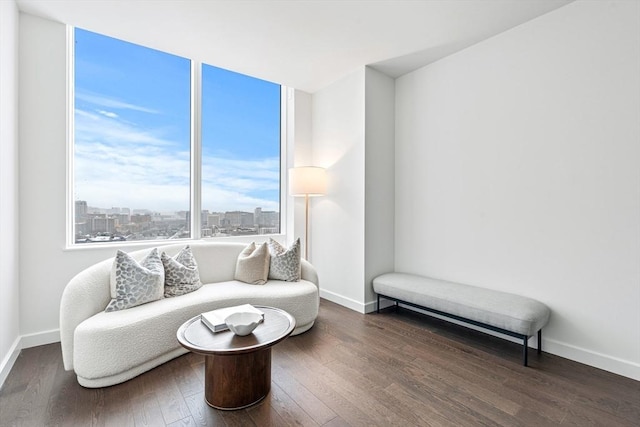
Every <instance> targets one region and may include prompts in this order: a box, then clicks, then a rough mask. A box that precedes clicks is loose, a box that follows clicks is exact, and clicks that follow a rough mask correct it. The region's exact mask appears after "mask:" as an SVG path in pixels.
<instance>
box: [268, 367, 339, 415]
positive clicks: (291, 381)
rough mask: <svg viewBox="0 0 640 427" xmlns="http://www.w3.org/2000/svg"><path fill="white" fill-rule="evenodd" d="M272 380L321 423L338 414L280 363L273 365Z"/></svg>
mask: <svg viewBox="0 0 640 427" xmlns="http://www.w3.org/2000/svg"><path fill="white" fill-rule="evenodd" d="M271 378H272V381H273V382H274V384H277V385H278V386H279V387H280V388H281V389H282V390H283V391H284V392H285V393H287V394H288V395H289V396H290V397H291V398H292V399H293V400H294V401H295V402H296V404H297V405H298V406H300V408H302V410H304V411H305V412H306V413H307V414H309V416H310V417H311V418H312V419H313V420H315V422H316V423H317V424H319V425H324V424H326V423H328V422H329V421H331V420H332V419H334V418H335V417H336V416H337V415H336V413H335V412H334V411H333V410H332V409H331V408H329V407H328V406H327V405H325V404H324V402H322V400H320V399H318V397H317V396H316V395H314V394H313V393H312V392H311V391H309V390H308V389H307V388H306V387H305V386H303V385H302V384H300V382H299V381H298V380H296V379H295V377H294V376H292V375H290V374H289V373H288V372H286V371H284V370H283V369H282V368H280V367H279V366H278V365H276V364H274V365H273V366H272V377H271Z"/></svg>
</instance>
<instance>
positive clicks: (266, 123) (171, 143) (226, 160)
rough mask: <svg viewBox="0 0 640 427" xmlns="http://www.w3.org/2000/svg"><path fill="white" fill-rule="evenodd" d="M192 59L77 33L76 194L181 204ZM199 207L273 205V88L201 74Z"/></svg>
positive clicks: (102, 203)
mask: <svg viewBox="0 0 640 427" xmlns="http://www.w3.org/2000/svg"><path fill="white" fill-rule="evenodd" d="M190 67H191V64H190V61H189V60H188V59H185V58H181V57H178V56H174V55H170V54H167V53H163V52H159V51H156V50H153V49H148V48H145V47H142V46H138V45H134V44H131V43H126V42H123V41H120V40H116V39H112V38H109V37H106V36H102V35H98V34H95V33H91V32H88V31H84V30H81V29H76V31H75V153H74V174H75V188H74V196H75V198H76V199H77V200H86V201H87V203H88V204H89V205H90V206H95V207H101V208H110V207H129V208H131V209H150V210H154V211H160V212H169V211H178V210H188V209H189V182H190V162H189V146H190V75H191V73H190ZM202 91H203V96H202V123H203V124H202V152H203V156H202V177H203V182H202V193H203V195H202V207H203V209H208V210H210V211H227V210H245V211H253V209H254V208H256V207H258V206H259V207H262V208H263V209H265V210H279V187H280V185H279V175H280V172H279V171H280V157H279V156H280V86H279V85H276V84H274V83H270V82H266V81H263V80H259V79H254V78H251V77H248V76H244V75H241V74H237V73H233V72H230V71H226V70H223V69H220V68H216V67H213V66H209V65H204V66H203V70H202Z"/></svg>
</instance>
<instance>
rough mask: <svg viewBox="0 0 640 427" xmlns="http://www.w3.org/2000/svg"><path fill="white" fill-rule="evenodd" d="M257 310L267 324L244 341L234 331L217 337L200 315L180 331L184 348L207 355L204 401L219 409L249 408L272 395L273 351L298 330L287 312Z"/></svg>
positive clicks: (219, 334) (272, 309)
mask: <svg viewBox="0 0 640 427" xmlns="http://www.w3.org/2000/svg"><path fill="white" fill-rule="evenodd" d="M255 307H256V308H257V309H259V310H261V311H263V312H264V321H263V322H262V323H260V324H259V325H258V327H257V328H256V329H254V331H253V333H251V334H249V335H247V336H244V337H240V336H237V335H235V334H234V333H233V332H231V331H223V332H215V333H214V332H212V331H211V329H209V328H208V327H207V326H205V325H204V324H203V323H202V322H201V321H200V316H199V315H198V316H196V317H194V318H192V319H189V320H187V321H186V322H185V323H184V324H183V325H182V326H181V327H180V329H178V333H177V335H178V341H179V342H180V344H182V346H183V347H185V348H187V349H189V350H191V351H193V352H195V353H199V354H204V355H205V377H204V397H205V399H206V401H207V403H208V404H209V406H212V407H214V408H216V409H224V410H234V409H242V408H246V407H248V406H251V405H253V404H255V403H258V402H259V401H261V400H262V399H264V398H265V396H266V395H267V394H269V390H271V347H272V346H274V345H275V344H277V343H279V342H280V341H282V340H283V339H285V338H287V337H288V336H289V335H290V334H291V332H293V329H294V328H295V326H296V320H295V319H294V318H293V316H291V315H290V314H289V313H287V312H286V311H284V310H280V309H279V308H273V307H265V306H259V305H257V306H255Z"/></svg>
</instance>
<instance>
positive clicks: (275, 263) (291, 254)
mask: <svg viewBox="0 0 640 427" xmlns="http://www.w3.org/2000/svg"><path fill="white" fill-rule="evenodd" d="M269 255H271V263H270V266H269V279H275V280H285V281H287V282H297V281H299V280H300V239H299V238H298V239H296V241H295V242H293V245H291V247H290V248H289V249H286V248H284V247H283V246H282V245H281V244H280V243H278V242H276V241H275V240H273V239H271V238H269Z"/></svg>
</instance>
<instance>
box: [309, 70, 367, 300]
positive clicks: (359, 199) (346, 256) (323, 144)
mask: <svg viewBox="0 0 640 427" xmlns="http://www.w3.org/2000/svg"><path fill="white" fill-rule="evenodd" d="M311 111H312V113H311V116H312V137H313V143H312V145H313V162H314V165H316V166H322V167H325V168H326V169H327V195H326V196H323V197H316V198H312V199H311V214H310V217H311V218H310V222H311V226H310V236H309V240H310V241H311V246H310V248H311V253H310V260H311V262H312V263H313V265H314V266H315V267H316V269H317V270H318V275H319V276H320V296H321V297H323V298H327V299H329V300H331V301H334V302H337V303H339V304H342V305H344V306H346V307H349V308H351V309H354V310H357V311H360V312H364V281H365V278H364V253H365V251H364V234H365V232H364V223H365V222H364V220H365V200H364V199H365V197H364V194H365V193H364V189H365V158H364V155H365V148H364V143H365V125H364V123H365V122H364V120H365V68H364V67H362V68H360V69H358V70H357V71H354V72H352V73H351V74H349V75H347V76H346V77H344V78H342V79H340V80H338V81H337V82H335V83H333V84H331V85H330V86H328V87H326V88H324V89H322V90H320V91H318V92H315V93H314V94H313V95H312V109H311Z"/></svg>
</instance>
